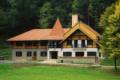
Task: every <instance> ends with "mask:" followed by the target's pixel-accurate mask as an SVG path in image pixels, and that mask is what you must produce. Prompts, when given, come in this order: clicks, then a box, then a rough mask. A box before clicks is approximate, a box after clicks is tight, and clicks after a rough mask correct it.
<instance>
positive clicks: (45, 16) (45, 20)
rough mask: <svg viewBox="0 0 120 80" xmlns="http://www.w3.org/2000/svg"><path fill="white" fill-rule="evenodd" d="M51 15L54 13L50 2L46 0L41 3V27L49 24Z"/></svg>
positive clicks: (51, 18) (46, 26)
mask: <svg viewBox="0 0 120 80" xmlns="http://www.w3.org/2000/svg"><path fill="white" fill-rule="evenodd" d="M53 15H54V13H53V8H52V5H51V3H50V2H47V3H45V4H43V6H42V8H41V9H40V16H39V18H40V19H39V24H40V26H41V28H48V27H49V26H50V25H51V21H52V20H53V19H54V17H53Z"/></svg>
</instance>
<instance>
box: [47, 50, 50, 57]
mask: <svg viewBox="0 0 120 80" xmlns="http://www.w3.org/2000/svg"><path fill="white" fill-rule="evenodd" d="M47 59H50V51H49V50H48V51H47Z"/></svg>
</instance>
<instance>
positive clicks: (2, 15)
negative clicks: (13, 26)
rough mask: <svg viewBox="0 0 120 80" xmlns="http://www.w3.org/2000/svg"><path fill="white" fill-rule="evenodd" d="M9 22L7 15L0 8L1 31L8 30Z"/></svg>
mask: <svg viewBox="0 0 120 80" xmlns="http://www.w3.org/2000/svg"><path fill="white" fill-rule="evenodd" d="M7 22H8V21H7V16H6V13H5V11H3V10H2V9H1V8H0V31H2V30H4V29H5V28H6V25H7Z"/></svg>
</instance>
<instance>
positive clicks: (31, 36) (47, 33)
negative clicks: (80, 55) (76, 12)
mask: <svg viewBox="0 0 120 80" xmlns="http://www.w3.org/2000/svg"><path fill="white" fill-rule="evenodd" d="M77 29H80V30H81V31H82V32H83V33H85V34H86V35H87V36H88V37H89V38H91V39H92V40H93V41H94V40H97V39H98V37H100V34H99V33H97V32H96V31H95V30H93V29H92V28H91V27H89V26H88V25H86V24H85V23H83V22H80V23H77V24H76V25H75V26H73V27H72V28H63V27H62V25H61V23H60V20H59V19H57V20H56V22H55V24H54V27H53V28H52V29H33V30H30V31H27V32H25V33H22V34H20V35H18V36H15V37H13V38H10V39H8V41H38V40H63V41H64V40H66V39H67V38H68V37H69V36H70V35H71V34H72V33H73V32H74V31H76V30H77Z"/></svg>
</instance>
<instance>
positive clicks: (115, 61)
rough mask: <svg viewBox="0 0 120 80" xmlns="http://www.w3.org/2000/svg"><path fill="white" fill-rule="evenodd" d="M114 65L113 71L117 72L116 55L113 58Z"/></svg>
mask: <svg viewBox="0 0 120 80" xmlns="http://www.w3.org/2000/svg"><path fill="white" fill-rule="evenodd" d="M114 66H115V71H116V72H117V57H116V56H115V58H114Z"/></svg>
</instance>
